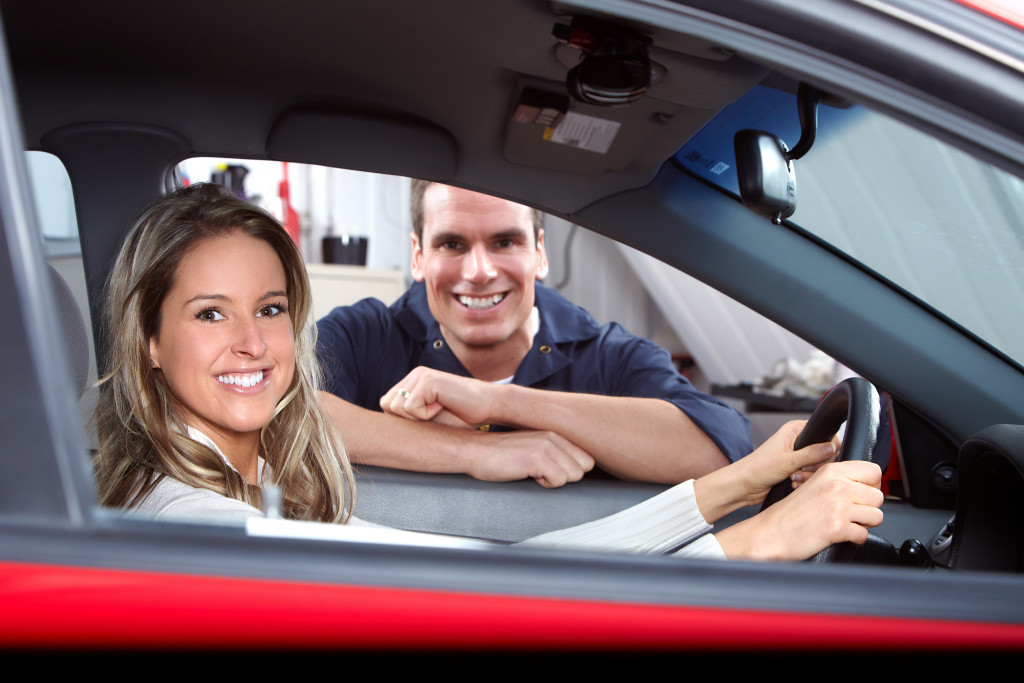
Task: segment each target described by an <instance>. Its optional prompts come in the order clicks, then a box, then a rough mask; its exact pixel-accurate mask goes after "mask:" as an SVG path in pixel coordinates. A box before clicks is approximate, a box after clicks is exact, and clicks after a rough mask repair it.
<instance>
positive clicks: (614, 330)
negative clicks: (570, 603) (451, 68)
mask: <svg viewBox="0 0 1024 683" xmlns="http://www.w3.org/2000/svg"><path fill="white" fill-rule="evenodd" d="M412 214H413V226H414V233H413V235H412V275H413V277H414V279H415V280H416V284H414V285H413V287H412V288H411V289H410V290H409V291H408V292H406V294H404V295H403V296H402V297H400V298H399V300H398V301H396V302H395V303H394V304H393V305H392V306H391V307H386V306H385V305H384V304H382V303H381V302H379V301H374V300H364V301H362V302H359V303H358V304H356V305H354V306H349V307H342V308H337V309H335V310H334V311H332V312H331V313H330V314H328V315H327V316H326V317H325V318H324V319H323V320H321V321H320V322H319V324H318V328H319V339H318V353H319V355H320V358H321V360H322V361H323V364H324V368H325V374H326V388H327V389H328V391H329V392H331V394H335V395H336V396H324V397H323V401H324V404H325V406H326V407H327V408H328V410H329V411H330V412H331V413H332V415H333V417H334V418H335V422H336V424H337V425H338V427H339V429H340V430H341V433H342V435H343V437H344V440H345V443H346V445H347V447H348V449H349V453H350V456H351V457H352V459H353V460H354V461H355V462H357V463H364V464H373V465H383V466H390V467H398V468H402V469H410V470H419V471H433V472H466V473H468V474H470V475H472V476H474V477H477V478H479V479H486V480H495V481H496V480H512V479H521V478H525V477H533V478H534V479H536V480H537V481H538V482H539V483H541V484H543V485H545V486H561V485H562V484H564V483H566V482H568V481H575V480H578V479H579V478H580V477H582V476H583V474H584V473H585V472H586V471H588V470H590V469H591V468H592V467H593V466H594V464H595V462H596V464H597V465H598V466H599V467H600V468H601V469H602V470H604V471H606V472H608V473H610V474H612V475H615V476H617V477H620V478H624V479H632V480H640V481H652V482H660V483H676V482H679V481H682V480H685V479H688V478H691V477H697V476H700V475H702V474H704V473H707V472H709V471H712V470H714V469H717V468H719V467H721V466H723V465H725V464H727V463H728V462H729V460H735V459H737V458H739V457H742V456H743V455H745V454H747V453H748V452H750V450H751V443H750V434H749V426H748V423H747V420H746V418H745V417H743V416H742V415H740V414H739V413H737V412H736V411H734V410H733V409H732V408H729V407H728V406H726V405H724V404H722V403H720V402H719V401H716V400H715V399H713V398H711V397H709V396H706V395H704V394H701V393H700V392H697V391H696V390H695V389H694V388H693V387H692V386H691V385H690V384H689V382H687V381H686V380H685V379H684V378H683V377H681V376H680V375H679V373H678V372H676V370H675V368H674V367H673V366H672V364H671V362H670V359H669V356H668V354H667V352H665V351H664V350H663V349H660V348H659V347H657V346H655V345H654V344H652V343H651V342H649V341H647V340H644V339H640V338H638V337H634V336H632V335H630V334H629V333H627V332H626V331H625V330H624V329H623V328H621V327H620V326H618V325H615V324H612V325H606V326H604V327H601V326H599V325H598V324H597V323H596V322H595V321H594V320H593V319H592V318H591V317H590V315H589V314H587V313H586V311H584V310H583V309H581V308H579V307H577V306H574V305H573V304H571V303H569V302H568V301H566V300H565V299H564V298H563V297H561V296H560V295H559V294H557V293H555V292H554V291H552V290H549V289H547V288H544V287H542V286H537V285H536V284H535V283H536V281H537V280H540V279H542V278H543V277H544V276H545V275H546V274H547V271H548V263H547V254H546V251H545V248H544V233H543V230H541V229H540V220H539V214H538V213H537V212H535V211H532V210H531V209H529V208H528V207H526V206H523V205H521V204H515V203H513V202H509V201H506V200H503V199H498V198H495V197H490V196H488V195H483V194H478V193H475V192H470V191H468V190H463V189H458V188H453V187H448V186H446V185H440V184H437V183H425V182H422V181H413V189H412ZM338 397H340V399H344V400H339V398H338ZM375 409H382V410H383V411H385V412H384V414H381V413H377V412H373V411H374V410H375ZM396 417H401V418H408V419H395V418H396ZM428 421H429V422H428ZM466 427H476V428H477V429H466ZM492 427H502V428H504V427H510V428H513V429H515V430H516V431H507V432H498V433H495V432H494V431H490V429H491V428H492ZM484 430H486V431H487V432H489V433H485V431H484Z"/></svg>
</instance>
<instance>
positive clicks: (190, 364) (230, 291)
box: [149, 232, 295, 443]
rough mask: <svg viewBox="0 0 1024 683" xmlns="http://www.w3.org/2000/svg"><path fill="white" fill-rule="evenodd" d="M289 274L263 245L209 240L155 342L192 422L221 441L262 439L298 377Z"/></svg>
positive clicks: (188, 266)
mask: <svg viewBox="0 0 1024 683" xmlns="http://www.w3.org/2000/svg"><path fill="white" fill-rule="evenodd" d="M286 283H287V281H286V280H285V274H284V268H283V266H282V265H281V260H280V259H279V258H278V256H277V253H276V252H275V251H274V249H273V248H272V247H271V246H270V245H269V244H267V243H266V242H264V241H263V240H260V239H257V238H255V237H250V236H249V235H246V234H244V233H242V232H235V233H232V234H231V235H229V236H227V237H215V238H211V239H207V240H204V241H202V242H200V243H199V244H197V245H196V246H194V247H193V248H192V249H191V250H190V251H189V252H188V253H187V254H186V255H185V257H184V258H183V259H182V261H181V263H180V264H179V265H178V270H177V272H175V275H174V282H173V285H172V286H171V289H170V291H169V292H168V293H167V296H166V297H165V298H164V300H163V303H162V304H161V307H160V325H159V328H158V331H157V334H156V335H154V336H153V337H151V338H150V340H149V350H150V357H151V358H152V360H153V364H154V367H156V368H159V371H160V372H162V373H163V374H164V377H165V379H166V380H167V383H168V385H169V386H170V388H171V391H172V392H173V394H174V396H175V398H176V399H177V401H178V404H179V405H180V407H181V408H183V410H184V413H185V421H186V422H187V423H188V424H189V425H191V426H192V427H195V428H196V429H198V430H199V431H201V432H203V433H204V434H206V435H207V436H209V437H210V438H212V439H213V440H214V441H215V442H217V443H223V441H222V439H226V440H227V441H228V442H230V441H232V440H238V439H239V438H240V437H258V435H259V430H260V429H261V428H263V426H264V425H266V424H267V423H269V422H270V419H271V417H272V416H273V414H274V409H275V407H276V406H277V404H278V402H279V401H280V400H281V397H282V396H284V394H285V392H286V391H287V390H288V387H289V386H291V382H292V376H293V375H294V373H295V336H294V334H293V331H292V323H291V319H290V318H289V316H288V292H287V284H286Z"/></svg>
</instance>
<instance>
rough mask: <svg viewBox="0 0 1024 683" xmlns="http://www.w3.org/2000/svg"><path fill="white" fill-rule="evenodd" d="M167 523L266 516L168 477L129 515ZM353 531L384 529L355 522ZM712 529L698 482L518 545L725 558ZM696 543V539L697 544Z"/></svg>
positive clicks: (208, 442)
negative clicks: (697, 493) (701, 505)
mask: <svg viewBox="0 0 1024 683" xmlns="http://www.w3.org/2000/svg"><path fill="white" fill-rule="evenodd" d="M188 432H189V436H190V437H191V438H193V439H195V440H196V441H198V442H199V443H202V444H204V445H206V446H209V447H210V448H212V449H213V451H214V452H215V453H217V454H218V455H220V457H221V458H223V459H224V462H226V463H227V464H228V466H229V467H231V468H232V469H234V467H233V466H232V465H231V463H230V462H229V461H228V459H227V458H226V457H224V454H223V453H221V451H220V449H219V448H217V445H216V444H215V443H213V441H212V440H210V439H209V438H207V437H206V435H205V434H202V433H201V432H198V431H196V430H195V429H193V428H191V427H189V428H188ZM263 467H264V461H263V459H262V458H261V459H260V461H259V470H258V471H259V479H260V480H262V477H263ZM128 514H130V515H131V516H133V517H146V518H148V519H159V520H167V521H186V522H200V523H207V524H224V523H238V522H244V521H245V520H247V519H250V518H253V517H263V516H264V514H263V512H262V511H260V510H257V509H256V508H254V507H252V506H251V505H248V504H246V503H243V502H242V501H240V500H234V499H232V498H227V497H225V496H222V495H220V494H219V493H215V492H213V491H210V490H209V489H199V488H194V487H192V486H189V485H188V484H185V483H183V482H180V481H178V480H177V479H172V478H170V477H164V478H163V479H161V480H160V482H159V483H158V484H157V485H156V486H155V487H153V490H152V491H150V493H149V495H147V496H146V498H145V499H144V500H143V501H142V502H140V503H139V504H138V505H136V506H135V507H134V508H133V509H132V510H130V511H129V513H128ZM348 523H349V524H352V525H354V526H368V527H373V526H379V525H377V524H373V523H372V522H367V521H365V520H361V519H358V518H356V517H351V518H350V519H349V522H348ZM709 531H711V525H709V524H708V523H707V522H706V521H705V520H704V517H703V515H701V513H700V509H699V508H698V507H697V500H696V497H695V495H694V490H693V480H690V481H685V482H683V483H682V484H679V485H678V486H673V487H672V488H670V489H668V490H667V491H665V492H663V493H661V494H659V495H657V496H655V497H653V498H651V499H649V500H646V501H644V502H642V503H639V504H637V505H634V506H633V507H630V508H627V509H625V510H623V511H621V512H617V513H615V514H614V515H611V516H609V517H604V518H602V519H599V520H596V521H593V522H587V523H586V524H580V525H579V526H574V527H570V528H568V529H561V530H559V531H552V532H549V533H546V534H541V535H540V536H535V537H533V538H529V539H526V540H525V541H521V542H519V543H517V544H516V545H523V546H533V547H546V548H558V549H572V550H599V551H615V552H627V553H642V554H662V553H667V552H669V551H671V550H672V549H673V548H679V546H682V545H683V544H684V543H686V544H687V545H685V546H684V547H682V548H681V549H679V550H677V551H675V552H673V553H672V554H673V555H676V556H679V557H703V558H710V559H725V553H724V552H723V551H722V547H721V546H720V545H719V544H718V541H717V540H716V539H715V537H714V536H713V535H712V534H710V533H708V532H709ZM693 539H696V540H693Z"/></svg>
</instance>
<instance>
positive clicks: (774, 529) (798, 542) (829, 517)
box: [715, 461, 884, 560]
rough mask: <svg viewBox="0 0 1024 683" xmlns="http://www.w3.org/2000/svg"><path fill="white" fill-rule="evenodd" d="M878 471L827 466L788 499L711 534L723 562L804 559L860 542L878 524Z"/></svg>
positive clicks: (859, 464)
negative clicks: (725, 559) (719, 545)
mask: <svg viewBox="0 0 1024 683" xmlns="http://www.w3.org/2000/svg"><path fill="white" fill-rule="evenodd" d="M881 481H882V471H881V469H879V467H878V465H876V464H874V463H871V462H863V461H850V462H838V463H828V464H826V465H824V466H823V467H821V468H820V469H819V470H818V471H817V472H815V473H814V474H813V475H812V476H811V477H810V478H809V479H808V480H807V481H806V482H805V483H804V484H803V485H802V486H800V488H798V489H797V490H795V491H793V493H791V494H790V495H789V496H787V497H786V498H784V499H782V500H781V501H779V502H778V503H776V504H775V505H773V506H771V507H770V508H768V509H767V510H765V511H764V512H761V513H760V514H758V515H755V516H754V517H751V518H750V519H747V520H745V521H743V522H740V523H739V524H736V525H734V526H731V527H729V528H728V529H725V530H724V531H722V532H720V533H718V534H716V535H715V536H716V538H717V539H718V542H719V543H720V544H721V545H722V549H723V550H724V551H725V554H726V556H727V557H730V558H746V559H759V560H804V559H807V558H808V557H811V556H812V555H814V554H815V553H817V552H819V551H821V550H824V549H825V548H827V547H828V546H830V545H832V544H834V543H842V542H844V541H851V542H853V543H858V544H859V543H864V541H866V540H867V537H868V528H869V527H875V526H878V525H879V524H881V523H882V511H881V510H880V509H879V508H880V507H881V505H882V502H883V500H884V496H883V495H882V492H881V491H880V490H879V486H880V485H881Z"/></svg>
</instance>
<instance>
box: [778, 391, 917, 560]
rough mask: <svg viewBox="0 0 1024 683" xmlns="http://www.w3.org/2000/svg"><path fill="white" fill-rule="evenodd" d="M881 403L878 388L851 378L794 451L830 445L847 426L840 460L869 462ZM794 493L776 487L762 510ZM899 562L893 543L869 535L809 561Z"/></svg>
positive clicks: (785, 485)
mask: <svg viewBox="0 0 1024 683" xmlns="http://www.w3.org/2000/svg"><path fill="white" fill-rule="evenodd" d="M880 406H881V404H880V401H879V398H878V392H877V391H875V388H874V387H873V386H872V385H871V384H870V383H869V382H868V381H867V380H864V379H861V378H860V377H850V378H849V379H845V380H843V381H842V382H840V383H839V384H837V385H836V386H834V387H833V388H832V389H831V390H830V391H829V392H828V393H827V394H826V395H825V397H824V398H823V399H822V400H821V403H819V404H818V407H817V408H815V410H814V413H812V414H811V417H810V418H809V419H808V420H807V424H806V425H805V426H804V429H803V431H802V432H800V435H799V436H798V437H797V438H796V441H795V442H794V444H793V448H794V449H796V450H799V449H801V448H804V447H805V446H810V445H811V444H815V443H824V442H826V441H830V440H831V439H832V436H833V435H834V434H835V433H836V432H837V431H838V430H839V427H840V426H841V425H842V424H843V422H846V433H845V435H844V436H843V445H842V447H841V448H840V449H839V460H840V461H845V460H867V461H869V462H870V461H871V456H872V455H873V453H874V450H875V442H876V440H877V438H878V420H879V410H880ZM792 491H793V487H792V485H791V484H790V481H789V479H785V480H783V481H780V482H779V483H778V484H776V485H775V486H773V487H772V490H771V491H769V492H768V495H767V496H766V497H765V499H764V504H763V505H762V506H761V510H762V511H764V510H766V509H768V508H769V507H770V506H772V505H774V504H775V503H777V502H779V501H780V500H782V499H783V498H785V497H786V496H788V495H789V494H790V493H791V492H792ZM855 557H856V559H857V560H866V561H869V562H885V563H888V562H896V560H897V558H898V555H897V553H896V549H895V548H894V547H893V545H892V544H891V543H889V542H888V541H886V540H885V539H883V538H881V537H879V536H876V535H874V534H871V533H869V534H868V540H867V542H865V544H864V545H863V546H859V545H857V544H855V543H849V542H847V543H837V544H835V545H832V546H829V547H828V548H825V549H824V550H822V551H821V552H819V553H818V554H817V555H815V556H814V557H813V558H811V559H810V560H809V561H812V562H851V561H853V560H854V558H855Z"/></svg>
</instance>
